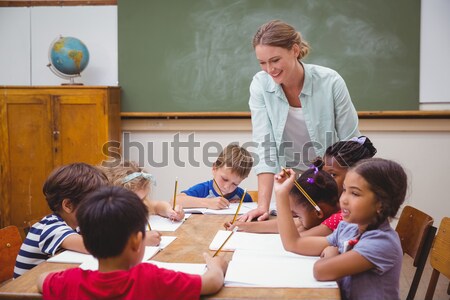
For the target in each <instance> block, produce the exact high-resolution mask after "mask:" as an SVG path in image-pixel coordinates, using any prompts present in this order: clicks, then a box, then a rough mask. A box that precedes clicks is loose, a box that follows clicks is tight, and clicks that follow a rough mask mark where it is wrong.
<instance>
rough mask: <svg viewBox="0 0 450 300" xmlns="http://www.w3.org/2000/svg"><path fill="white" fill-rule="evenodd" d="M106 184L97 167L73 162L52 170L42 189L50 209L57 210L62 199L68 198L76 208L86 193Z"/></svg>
mask: <svg viewBox="0 0 450 300" xmlns="http://www.w3.org/2000/svg"><path fill="white" fill-rule="evenodd" d="M107 184H108V178H107V177H106V175H105V174H104V173H103V172H101V171H100V170H99V169H97V168H95V167H94V166H91V165H88V164H86V163H73V164H69V165H65V166H62V167H59V168H57V169H55V170H53V172H52V173H51V174H50V175H49V177H48V178H47V180H46V181H45V183H44V186H43V188H42V191H43V193H44V196H45V198H46V199H47V203H48V206H49V207H50V209H51V210H52V211H53V212H59V211H60V210H61V205H62V202H63V200H64V199H69V200H70V202H71V203H72V205H73V206H74V208H76V207H77V206H78V204H79V203H80V202H81V200H83V198H84V197H85V196H86V195H87V194H89V193H90V192H92V191H94V190H96V189H98V188H99V187H102V186H106V185H107Z"/></svg>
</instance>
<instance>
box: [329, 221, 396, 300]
mask: <svg viewBox="0 0 450 300" xmlns="http://www.w3.org/2000/svg"><path fill="white" fill-rule="evenodd" d="M357 235H358V225H357V224H351V223H347V222H344V221H341V222H340V223H339V226H338V228H337V229H336V230H335V231H334V232H333V233H332V234H330V235H329V236H328V237H327V240H328V243H330V245H332V246H335V247H338V248H339V253H344V252H345V251H344V249H345V248H346V246H347V244H348V241H349V240H353V239H355V237H356V236H357ZM350 251H356V252H358V253H359V254H361V255H362V256H363V257H364V258H365V259H367V260H368V261H370V262H371V263H372V264H374V265H375V268H373V269H371V270H369V271H366V272H362V273H359V274H356V275H352V276H345V277H343V278H341V279H340V280H338V283H339V287H340V289H341V294H342V298H343V299H370V300H375V299H400V294H399V284H400V283H399V280H400V271H401V267H402V259H403V251H402V246H401V244H400V239H399V237H398V234H397V232H396V231H395V230H394V229H392V228H391V226H390V225H389V222H388V221H386V222H384V223H383V224H381V225H380V227H379V228H378V229H375V230H370V231H366V232H364V233H363V234H362V236H361V237H360V239H359V241H358V243H357V244H356V245H355V246H354V247H353V249H352V250H350Z"/></svg>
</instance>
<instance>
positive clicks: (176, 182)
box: [172, 177, 178, 210]
mask: <svg viewBox="0 0 450 300" xmlns="http://www.w3.org/2000/svg"><path fill="white" fill-rule="evenodd" d="M177 188H178V177H176V178H175V190H174V192H173V207H172V209H173V210H175V205H176V203H177Z"/></svg>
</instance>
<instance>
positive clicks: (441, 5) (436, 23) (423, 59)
mask: <svg viewBox="0 0 450 300" xmlns="http://www.w3.org/2000/svg"><path fill="white" fill-rule="evenodd" d="M420 27H421V28H420V102H421V103H424V104H427V103H442V102H445V103H450V84H449V83H450V80H449V79H450V77H449V75H448V70H449V69H450V58H449V53H450V1H448V0H422V7H421V26H420ZM430 107H431V109H433V108H434V109H441V108H445V109H450V107H449V106H442V105H440V106H439V105H436V106H435V107H433V106H432V105H428V106H425V105H424V107H421V108H423V109H429V108H430Z"/></svg>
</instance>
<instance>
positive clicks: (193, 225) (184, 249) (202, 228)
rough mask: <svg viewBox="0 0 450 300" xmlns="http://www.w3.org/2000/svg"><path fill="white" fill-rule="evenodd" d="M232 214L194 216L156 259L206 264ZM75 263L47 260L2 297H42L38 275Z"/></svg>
mask: <svg viewBox="0 0 450 300" xmlns="http://www.w3.org/2000/svg"><path fill="white" fill-rule="evenodd" d="M230 218H231V217H230V216H213V215H192V216H191V217H190V218H189V219H187V220H186V222H185V223H184V224H183V225H182V226H180V228H178V230H177V231H176V232H167V233H165V235H175V236H177V239H176V240H175V241H174V242H172V243H171V244H170V245H169V246H168V247H167V248H166V249H164V250H162V251H161V252H159V253H158V254H157V255H156V256H155V257H153V259H154V260H158V261H162V262H185V263H204V260H203V255H202V253H203V252H210V253H211V254H212V253H214V252H213V251H209V249H208V247H209V244H210V243H211V241H212V239H213V237H214V236H215V234H216V232H217V230H218V229H222V228H223V227H222V224H223V223H224V222H225V221H227V220H229V219H230ZM220 255H221V256H223V257H225V258H226V259H227V260H230V259H231V257H232V252H221V254H220ZM76 266H77V265H74V264H59V263H48V262H44V263H42V264H40V265H38V266H37V267H35V268H33V269H32V270H30V271H28V272H26V273H25V274H24V275H22V276H21V277H19V278H18V279H16V280H13V281H11V282H9V283H7V284H6V285H4V286H2V287H1V288H0V299H11V298H13V297H14V299H42V295H41V294H39V293H38V292H37V286H36V280H37V277H38V276H39V274H42V273H43V272H48V271H55V270H60V269H67V268H70V267H76ZM205 298H207V299H239V298H240V299H242V298H245V299H261V298H264V299H340V294H339V289H337V288H331V289H311V288H305V289H292V288H291V289H289V288H285V289H282V288H241V287H239V288H238V287H224V288H222V289H221V290H220V291H219V292H218V293H216V294H214V295H210V296H208V297H205Z"/></svg>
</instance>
